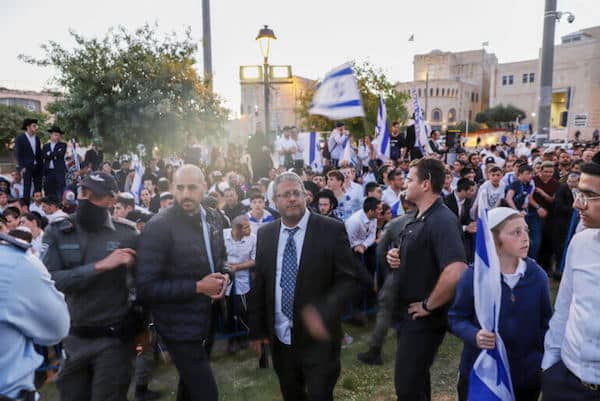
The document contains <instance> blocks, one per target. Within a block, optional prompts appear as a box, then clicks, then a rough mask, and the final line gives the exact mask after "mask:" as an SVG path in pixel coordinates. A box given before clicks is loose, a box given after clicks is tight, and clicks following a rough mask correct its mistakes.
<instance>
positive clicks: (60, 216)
mask: <svg viewBox="0 0 600 401" xmlns="http://www.w3.org/2000/svg"><path fill="white" fill-rule="evenodd" d="M46 217H47V218H48V224H52V223H54V222H55V221H58V220H62V219H64V218H67V217H69V215H68V214H66V213H65V212H63V211H62V210H60V209H58V210H57V211H56V212H54V213H52V214H47V215H46Z"/></svg>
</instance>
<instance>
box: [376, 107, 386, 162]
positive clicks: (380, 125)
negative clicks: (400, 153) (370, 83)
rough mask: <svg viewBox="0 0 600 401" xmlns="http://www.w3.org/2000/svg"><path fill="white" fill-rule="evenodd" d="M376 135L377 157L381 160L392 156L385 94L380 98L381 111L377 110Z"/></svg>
mask: <svg viewBox="0 0 600 401" xmlns="http://www.w3.org/2000/svg"><path fill="white" fill-rule="evenodd" d="M375 132H376V137H375V141H374V146H375V153H376V157H377V158H378V159H381V160H384V161H385V160H389V158H390V130H389V127H388V123H387V110H386V108H385V101H384V100H383V96H382V97H380V98H379V111H378V112H377V126H376V127H375Z"/></svg>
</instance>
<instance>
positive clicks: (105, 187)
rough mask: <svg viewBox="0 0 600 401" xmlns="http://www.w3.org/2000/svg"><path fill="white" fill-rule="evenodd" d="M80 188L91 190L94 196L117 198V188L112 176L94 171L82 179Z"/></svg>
mask: <svg viewBox="0 0 600 401" xmlns="http://www.w3.org/2000/svg"><path fill="white" fill-rule="evenodd" d="M81 186H82V187H84V188H88V189H89V190H91V191H92V192H93V193H94V195H96V196H100V197H101V196H106V195H110V196H117V194H118V193H119V187H118V186H117V181H116V180H115V178H114V177H113V176H112V175H109V174H106V173H105V172H103V171H94V172H93V173H91V174H90V175H88V176H87V177H85V178H84V179H83V182H82V183H81Z"/></svg>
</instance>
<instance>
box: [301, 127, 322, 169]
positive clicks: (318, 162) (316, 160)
mask: <svg viewBox="0 0 600 401" xmlns="http://www.w3.org/2000/svg"><path fill="white" fill-rule="evenodd" d="M300 137H301V138H302V140H303V141H304V147H303V149H304V163H305V164H306V165H307V166H310V167H311V168H312V169H313V171H316V172H319V173H320V172H321V171H323V156H322V155H321V145H320V144H319V133H318V132H304V133H301V134H300Z"/></svg>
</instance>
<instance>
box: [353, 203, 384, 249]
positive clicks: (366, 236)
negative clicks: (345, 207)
mask: <svg viewBox="0 0 600 401" xmlns="http://www.w3.org/2000/svg"><path fill="white" fill-rule="evenodd" d="M345 225H346V232H347V233H348V240H349V241H350V247H352V248H353V249H354V247H355V246H358V245H363V246H364V247H365V248H368V247H370V246H371V245H373V244H374V243H375V233H376V232H377V219H371V220H369V218H368V217H367V215H366V214H365V212H364V211H363V210H359V211H357V212H355V213H354V214H353V215H352V216H350V218H349V219H348V220H346V222H345Z"/></svg>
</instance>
